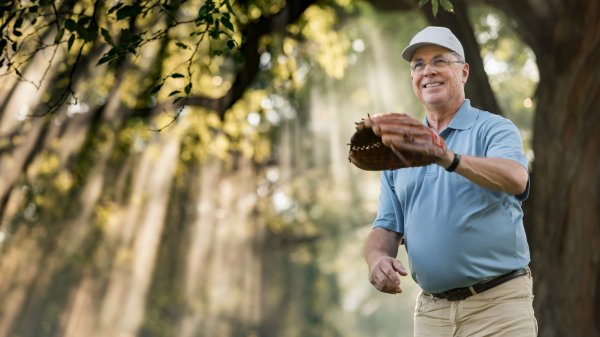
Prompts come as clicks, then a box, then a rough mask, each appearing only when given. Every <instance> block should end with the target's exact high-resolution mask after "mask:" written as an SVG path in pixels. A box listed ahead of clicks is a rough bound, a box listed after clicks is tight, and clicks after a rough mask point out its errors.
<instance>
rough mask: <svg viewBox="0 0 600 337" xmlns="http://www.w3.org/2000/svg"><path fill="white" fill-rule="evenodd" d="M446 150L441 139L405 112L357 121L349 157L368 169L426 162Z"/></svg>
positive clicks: (431, 161) (391, 167) (423, 164)
mask: <svg viewBox="0 0 600 337" xmlns="http://www.w3.org/2000/svg"><path fill="white" fill-rule="evenodd" d="M445 154H446V144H445V143H444V139H443V138H442V137H441V136H440V135H438V134H437V132H435V131H434V130H433V129H431V128H429V127H427V126H425V125H424V124H423V123H421V122H419V121H418V120H416V119H414V118H412V117H411V116H409V115H407V114H404V113H386V114H378V115H374V116H369V117H368V118H366V119H363V120H362V121H360V122H358V123H356V132H355V133H354V135H353V136H352V138H351V139H350V153H349V156H348V159H349V160H350V162H352V163H353V164H354V165H356V166H357V167H358V168H360V169H363V170H367V171H381V170H395V169H399V168H404V167H416V166H426V165H430V164H434V163H436V162H438V161H439V160H440V159H441V158H443V157H444V155H445Z"/></svg>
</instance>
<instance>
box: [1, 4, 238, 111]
mask: <svg viewBox="0 0 600 337" xmlns="http://www.w3.org/2000/svg"><path fill="white" fill-rule="evenodd" d="M0 13H2V14H1V16H0V30H1V32H2V38H0V69H2V70H3V74H4V75H6V74H11V73H14V74H16V75H17V76H18V77H19V78H21V79H22V80H26V81H29V80H28V79H27V78H26V77H25V72H26V68H27V66H28V65H29V63H30V61H31V60H33V59H34V58H36V57H38V55H44V56H45V57H46V58H47V63H48V64H47V66H46V70H45V72H44V76H42V78H40V79H39V81H38V82H33V81H30V82H31V83H32V84H34V85H36V86H37V87H38V88H40V87H41V85H42V82H43V81H44V79H45V77H46V74H47V73H48V72H50V71H51V69H53V68H54V67H56V66H57V64H59V62H60V61H61V58H64V60H66V61H67V63H66V64H65V65H63V66H65V67H67V68H69V69H71V71H70V72H69V74H68V81H69V83H68V84H67V86H66V89H65V91H64V92H63V93H61V95H60V99H58V100H57V101H55V102H48V103H49V104H48V109H47V111H46V112H45V113H54V112H55V111H56V110H57V109H58V108H60V107H61V105H62V104H63V103H65V102H68V99H69V97H75V96H76V94H75V88H74V86H75V83H74V81H75V80H76V79H75V78H74V75H75V71H76V70H77V69H78V67H80V66H81V65H80V62H81V59H82V57H84V55H85V52H86V50H88V49H89V48H100V49H101V50H103V53H102V55H101V57H99V59H97V61H96V64H97V65H98V66H100V65H103V64H107V65H108V66H117V65H119V64H122V63H123V62H126V61H128V60H131V59H132V57H140V56H143V49H144V48H145V47H146V46H147V45H149V44H151V43H153V42H156V41H167V42H168V43H169V44H172V45H173V46H176V47H177V48H178V49H179V51H181V52H187V53H185V54H186V56H185V58H184V59H183V60H181V64H179V65H178V66H177V67H175V68H174V69H171V70H169V71H167V72H166V73H165V74H161V76H160V77H158V78H157V79H156V81H155V82H154V83H153V84H152V85H151V86H150V87H149V89H148V93H149V94H150V95H155V94H158V93H159V91H160V90H161V89H162V88H163V87H166V86H165V84H166V82H168V81H171V80H173V79H184V83H181V84H179V83H177V84H176V85H175V86H176V88H168V90H169V92H168V94H167V95H166V96H167V97H173V98H174V99H173V103H177V102H178V101H179V100H181V99H184V98H187V97H189V96H190V94H191V93H192V89H193V83H194V82H195V79H194V76H195V75H196V74H194V72H195V71H197V70H196V68H195V67H196V66H197V65H195V63H200V64H204V66H205V67H207V66H208V62H209V61H210V58H209V59H208V60H207V59H206V58H203V57H202V55H201V54H202V53H207V54H208V55H212V56H221V55H226V56H232V55H238V56H239V54H236V53H235V50H237V49H238V48H239V44H240V40H241V37H240V35H239V33H238V32H237V31H236V28H235V25H236V11H235V10H234V8H233V6H232V3H231V2H230V0H216V1H215V0H207V1H203V2H198V1H187V0H173V1H164V2H163V1H141V2H134V3H125V2H117V3H116V4H114V5H112V6H109V5H108V3H107V2H105V1H100V0H96V1H90V0H72V1H61V2H58V3H57V2H54V1H43V0H38V1H18V2H15V1H2V2H1V3H0ZM61 55H65V56H63V57H61ZM238 61H240V60H238ZM179 69H181V70H179Z"/></svg>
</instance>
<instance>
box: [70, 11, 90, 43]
mask: <svg viewBox="0 0 600 337" xmlns="http://www.w3.org/2000/svg"><path fill="white" fill-rule="evenodd" d="M64 27H65V28H66V29H67V30H68V31H70V32H71V33H76V34H77V36H79V37H80V38H81V39H83V40H84V41H85V42H91V41H94V40H96V38H97V37H98V23H97V22H96V19H94V18H92V17H90V16H85V15H83V16H81V17H80V18H79V20H77V21H75V20H73V19H72V18H69V19H66V20H65V23H64Z"/></svg>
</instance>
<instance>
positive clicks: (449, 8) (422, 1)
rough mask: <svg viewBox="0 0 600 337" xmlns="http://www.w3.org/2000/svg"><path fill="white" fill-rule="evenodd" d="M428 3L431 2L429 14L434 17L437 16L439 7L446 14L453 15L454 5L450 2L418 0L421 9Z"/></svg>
mask: <svg viewBox="0 0 600 337" xmlns="http://www.w3.org/2000/svg"><path fill="white" fill-rule="evenodd" d="M429 2H431V12H432V14H433V16H434V17H436V16H437V13H438V9H439V6H440V5H441V6H442V8H443V9H444V10H445V11H446V12H449V13H454V5H453V4H452V2H451V1H450V0H419V7H423V6H425V5H426V4H427V3H429Z"/></svg>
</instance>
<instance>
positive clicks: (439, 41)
mask: <svg viewBox="0 0 600 337" xmlns="http://www.w3.org/2000/svg"><path fill="white" fill-rule="evenodd" d="M430 44H434V45H438V46H442V47H444V48H447V49H450V50H451V51H453V52H456V53H458V54H459V55H460V56H461V57H462V59H463V60H464V59H465V51H464V50H463V46H462V44H461V43H460V41H458V39H457V38H456V36H454V34H452V32H451V31H450V29H448V28H446V27H435V26H430V27H427V28H425V29H423V30H422V31H420V32H418V33H417V34H416V35H415V36H414V37H413V38H412V40H410V43H409V45H408V47H406V48H405V49H404V51H402V58H403V59H405V60H407V61H408V62H410V60H411V58H412V56H413V54H414V53H415V51H416V50H417V49H419V48H421V47H423V46H426V45H430Z"/></svg>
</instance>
